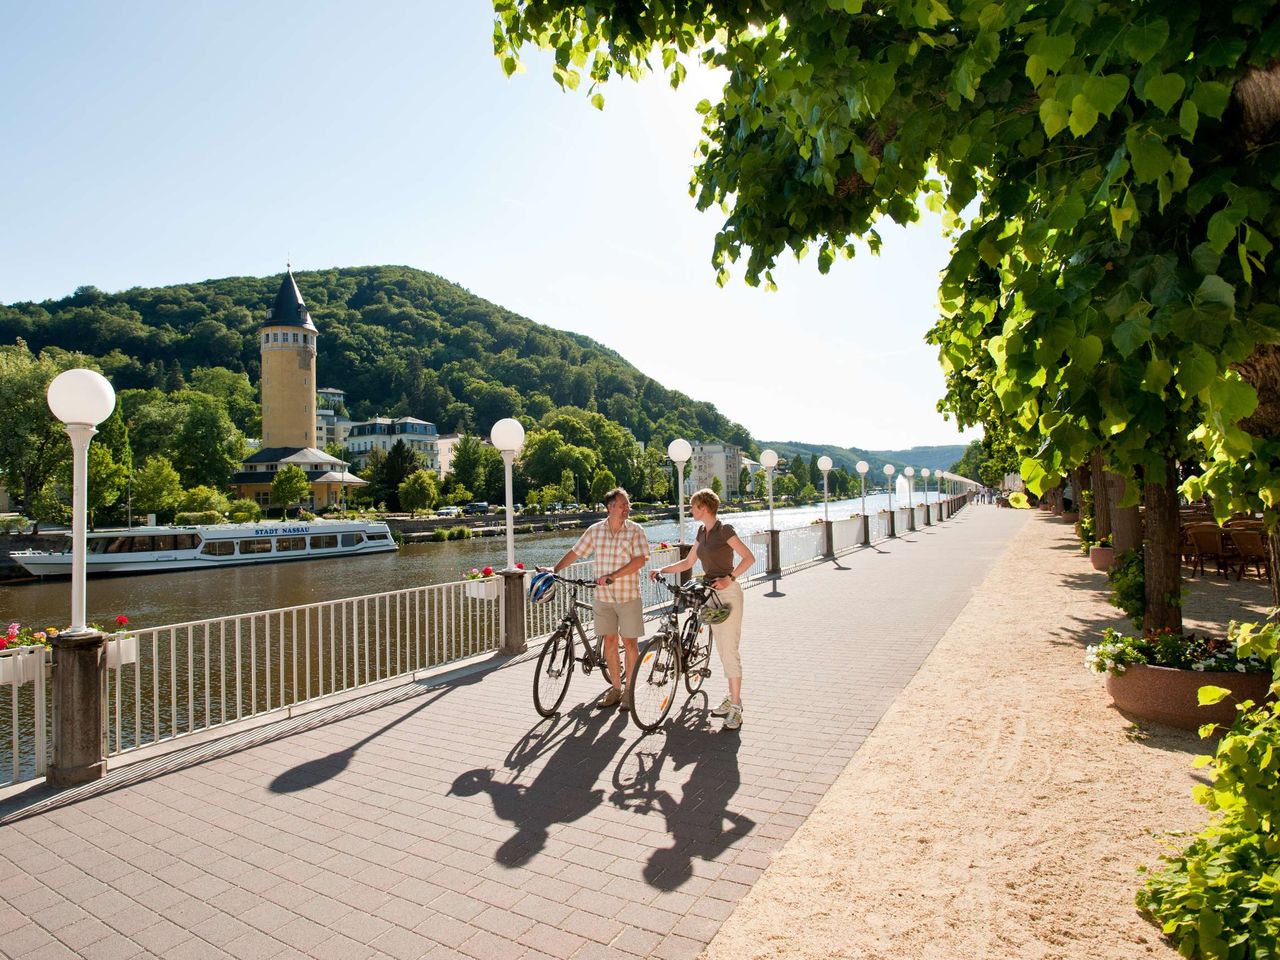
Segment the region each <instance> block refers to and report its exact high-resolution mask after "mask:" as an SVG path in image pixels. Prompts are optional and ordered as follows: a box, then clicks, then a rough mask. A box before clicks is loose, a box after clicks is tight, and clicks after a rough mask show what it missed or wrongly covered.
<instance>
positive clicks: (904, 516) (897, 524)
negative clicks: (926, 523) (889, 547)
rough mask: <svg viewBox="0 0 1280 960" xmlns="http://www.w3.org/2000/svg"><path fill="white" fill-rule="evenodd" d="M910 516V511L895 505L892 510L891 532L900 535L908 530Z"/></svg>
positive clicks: (909, 527) (909, 528)
mask: <svg viewBox="0 0 1280 960" xmlns="http://www.w3.org/2000/svg"><path fill="white" fill-rule="evenodd" d="M910 516H911V511H910V510H908V509H907V508H906V507H895V508H894V510H893V532H894V533H896V534H897V535H898V536H900V537H901V536H902V535H903V534H905V533H907V532H909V531H910V530H911V526H910V523H911V521H910V519H909V518H910Z"/></svg>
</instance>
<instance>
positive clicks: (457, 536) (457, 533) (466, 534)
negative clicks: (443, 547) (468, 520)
mask: <svg viewBox="0 0 1280 960" xmlns="http://www.w3.org/2000/svg"><path fill="white" fill-rule="evenodd" d="M445 539H446V540H470V539H471V528H470V527H450V528H449V529H448V530H446V531H445Z"/></svg>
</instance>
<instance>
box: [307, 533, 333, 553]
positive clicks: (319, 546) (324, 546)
mask: <svg viewBox="0 0 1280 960" xmlns="http://www.w3.org/2000/svg"><path fill="white" fill-rule="evenodd" d="M337 545H338V535H337V534H335V533H326V534H324V536H320V537H312V538H311V549H312V550H332V549H333V548H334V547H336V546H337Z"/></svg>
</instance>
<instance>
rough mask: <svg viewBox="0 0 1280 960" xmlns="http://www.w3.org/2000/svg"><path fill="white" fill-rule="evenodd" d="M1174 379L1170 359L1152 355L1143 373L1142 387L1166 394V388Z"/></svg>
mask: <svg viewBox="0 0 1280 960" xmlns="http://www.w3.org/2000/svg"><path fill="white" fill-rule="evenodd" d="M1172 379H1173V367H1172V366H1170V364H1169V361H1168V360H1164V359H1162V358H1160V357H1152V358H1151V359H1150V360H1148V361H1147V369H1146V370H1145V371H1144V372H1143V375H1142V389H1143V390H1145V391H1146V392H1147V393H1154V394H1157V395H1158V396H1163V395H1164V388H1165V387H1167V386H1168V385H1169V381H1170V380H1172Z"/></svg>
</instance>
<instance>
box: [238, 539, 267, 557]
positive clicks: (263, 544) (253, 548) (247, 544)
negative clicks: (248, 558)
mask: <svg viewBox="0 0 1280 960" xmlns="http://www.w3.org/2000/svg"><path fill="white" fill-rule="evenodd" d="M270 552H271V538H270V537H259V538H256V539H254V540H241V541H240V553H241V554H246V553H270Z"/></svg>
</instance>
